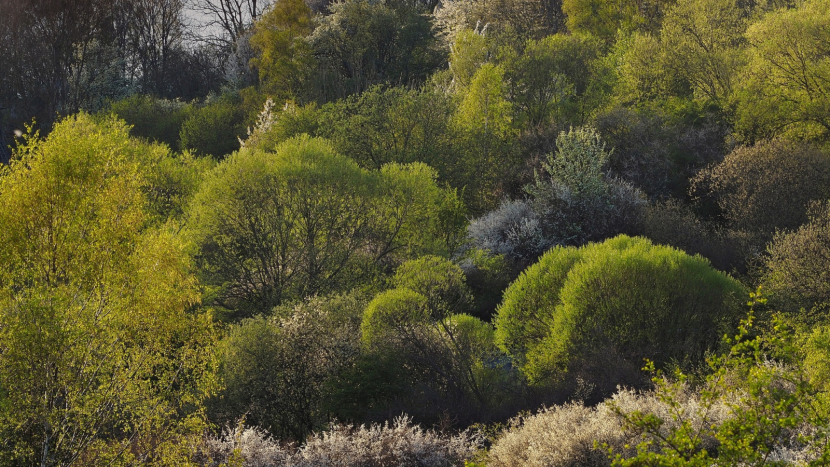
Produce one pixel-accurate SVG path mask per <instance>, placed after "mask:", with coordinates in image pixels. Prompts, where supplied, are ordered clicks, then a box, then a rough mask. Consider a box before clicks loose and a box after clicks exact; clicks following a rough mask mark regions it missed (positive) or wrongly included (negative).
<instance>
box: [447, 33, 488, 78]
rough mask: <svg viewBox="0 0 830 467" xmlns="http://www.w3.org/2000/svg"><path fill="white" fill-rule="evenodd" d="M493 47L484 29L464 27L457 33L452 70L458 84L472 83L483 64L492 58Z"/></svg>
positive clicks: (451, 62) (453, 46)
mask: <svg viewBox="0 0 830 467" xmlns="http://www.w3.org/2000/svg"><path fill="white" fill-rule="evenodd" d="M491 47H492V46H491V45H490V44H489V43H488V40H487V37H485V35H484V33H483V32H482V31H478V30H473V29H463V30H461V31H459V32H458V34H456V36H455V40H454V41H453V44H452V50H451V51H450V71H451V72H452V76H453V80H454V81H455V84H456V85H457V86H460V87H461V88H466V87H467V86H469V85H470V83H471V82H472V80H473V76H475V74H476V72H477V71H478V69H479V68H481V65H483V64H485V63H487V62H488V61H489V60H490V56H491V54H492V51H491V50H490V49H491Z"/></svg>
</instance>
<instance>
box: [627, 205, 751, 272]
mask: <svg viewBox="0 0 830 467" xmlns="http://www.w3.org/2000/svg"><path fill="white" fill-rule="evenodd" d="M640 232H641V234H642V235H643V236H644V237H646V238H648V239H649V240H651V241H653V242H654V243H657V244H660V245H668V246H672V247H674V248H678V249H680V250H683V251H685V252H686V253H688V254H690V255H701V256H703V257H704V258H706V259H708V260H709V261H711V262H712V266H714V267H715V268H717V269H720V270H721V271H727V272H731V271H734V270H737V271H739V272H746V267H745V266H746V265H745V260H744V258H745V249H746V242H745V241H744V239H745V236H744V235H741V234H740V233H739V232H733V231H730V230H728V229H724V228H722V227H720V226H718V225H717V224H716V223H714V222H711V221H708V222H707V221H705V220H701V219H700V218H699V217H698V216H696V215H695V213H694V212H693V211H692V209H691V208H690V207H688V206H686V205H684V204H681V203H680V202H678V201H675V200H671V199H670V200H667V201H666V202H662V203H654V204H650V205H649V206H648V207H647V208H646V209H645V211H644V212H643V218H642V223H641V224H640Z"/></svg>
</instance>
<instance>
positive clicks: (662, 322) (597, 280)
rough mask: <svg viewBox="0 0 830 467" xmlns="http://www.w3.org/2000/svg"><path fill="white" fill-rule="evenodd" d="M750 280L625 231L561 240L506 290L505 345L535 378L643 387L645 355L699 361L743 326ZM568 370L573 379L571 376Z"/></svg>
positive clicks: (499, 329)
mask: <svg viewBox="0 0 830 467" xmlns="http://www.w3.org/2000/svg"><path fill="white" fill-rule="evenodd" d="M741 296H743V288H742V286H741V285H740V284H739V283H738V282H737V281H735V280H734V279H732V278H730V277H729V276H727V275H725V274H723V273H721V272H718V271H716V270H714V269H712V267H711V266H710V265H709V262H708V261H707V260H705V259H703V258H701V257H699V256H688V255H686V254H685V253H683V252H681V251H678V250H675V249H672V248H669V247H663V246H657V245H653V244H651V242H649V241H648V240H646V239H642V238H636V237H635V238H631V237H626V236H624V235H622V236H618V237H615V238H613V239H611V240H607V241H605V242H603V243H591V244H588V245H586V246H584V247H581V248H574V247H556V248H553V249H552V250H550V251H549V252H548V253H546V254H545V255H544V256H542V258H541V259H540V260H539V262H538V263H536V264H534V265H533V266H531V267H530V268H528V269H527V270H526V271H525V272H524V273H522V275H521V276H520V277H519V278H518V279H517V280H516V281H515V282H514V283H513V284H511V285H510V287H509V288H508V289H507V290H506V291H505V293H504V300H503V302H502V304H501V306H500V307H499V309H498V314H497V316H496V319H495V324H496V342H497V343H498V345H499V347H500V348H501V349H502V350H504V351H505V352H506V353H508V354H509V355H510V356H511V357H512V358H513V361H514V362H515V363H516V364H517V365H518V367H519V369H520V370H521V371H522V373H523V374H524V375H525V376H526V377H527V378H528V379H529V380H530V382H531V383H532V384H535V385H541V386H546V385H556V384H562V383H563V382H564V381H565V380H566V379H568V380H573V379H574V378H576V377H577V376H580V377H582V378H584V380H585V381H587V382H589V383H591V384H593V385H595V387H596V389H597V390H598V391H599V392H600V393H603V392H609V391H613V390H614V388H615V387H616V386H617V385H618V384H633V385H641V384H643V381H641V380H640V375H639V369H640V366H641V363H642V359H643V358H644V357H645V358H652V359H654V360H655V362H656V363H657V364H659V365H666V364H670V363H675V364H678V365H680V366H687V365H694V364H696V363H700V362H701V361H703V358H704V357H705V356H706V354H707V352H709V351H711V350H714V349H717V347H718V344H719V342H720V338H721V336H722V334H723V332H724V331H725V330H727V329H729V328H730V327H731V326H733V325H734V324H735V323H736V320H737V310H738V307H739V304H740V297H741ZM566 375H567V378H566Z"/></svg>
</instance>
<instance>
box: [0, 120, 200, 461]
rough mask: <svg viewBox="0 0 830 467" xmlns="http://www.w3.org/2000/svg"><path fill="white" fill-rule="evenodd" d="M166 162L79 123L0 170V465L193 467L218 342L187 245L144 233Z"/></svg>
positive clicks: (118, 129)
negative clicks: (156, 177) (198, 308)
mask: <svg viewBox="0 0 830 467" xmlns="http://www.w3.org/2000/svg"><path fill="white" fill-rule="evenodd" d="M159 151H166V149H165V148H163V147H160V146H147V145H144V144H141V143H139V142H137V141H135V140H132V139H130V138H129V136H128V128H127V127H126V125H124V124H123V123H121V122H118V121H115V120H107V121H105V122H103V123H100V124H97V123H95V122H93V119H92V118H91V117H89V116H87V115H83V114H81V115H79V116H77V117H71V118H68V119H66V120H63V121H62V122H60V123H58V124H57V125H56V126H55V128H54V131H52V133H51V134H50V135H49V137H48V138H47V139H45V140H40V139H38V138H36V137H30V138H29V139H28V140H27V144H25V145H24V146H22V147H21V148H19V149H18V150H17V152H16V154H15V158H14V160H13V161H12V163H11V165H10V166H8V167H4V168H2V169H0V170H2V173H1V174H0V175H2V176H0V198H2V199H3V200H4V202H3V204H2V206H0V228H2V231H3V232H4V235H5V238H4V241H3V242H2V244H0V263H2V265H3V267H2V268H0V463H2V464H4V465H42V466H57V465H61V466H62V465H73V464H75V465H77V464H85V465H98V464H102V463H122V462H123V463H131V462H132V463H141V462H150V461H153V460H156V461H160V460H161V459H162V458H165V457H166V458H167V461H168V462H170V463H177V462H184V461H186V459H187V456H188V455H189V453H187V452H186V449H183V448H182V446H185V445H186V443H185V440H186V439H188V438H189V437H192V436H197V435H198V434H200V431H199V430H200V429H201V427H202V426H203V425H202V420H203V417H202V416H201V414H200V410H199V407H200V406H201V402H202V400H204V398H205V397H207V396H208V395H209V394H210V393H211V392H212V391H213V388H214V380H213V376H212V374H213V372H212V365H213V364H212V361H213V359H212V355H211V352H210V351H209V349H210V347H209V346H210V345H211V342H212V341H213V331H212V325H211V323H210V320H209V317H208V316H206V315H204V314H201V313H193V312H191V311H190V309H191V308H192V306H193V305H194V304H195V303H197V302H198V298H199V296H198V293H197V290H198V289H197V283H196V281H195V278H194V277H193V275H192V274H191V273H190V264H189V263H190V261H189V258H188V256H187V254H186V252H185V247H186V244H185V243H184V242H183V241H182V239H181V238H180V237H178V236H177V235H176V234H174V233H173V232H171V231H169V230H167V229H164V228H160V229H159V228H148V227H147V221H148V213H147V212H146V210H145V205H146V203H147V200H146V198H145V188H146V182H145V181H144V180H145V174H144V172H143V167H144V165H143V164H142V163H141V162H142V161H143V160H145V159H144V158H146V157H147V156H148V154H153V153H158V152H159Z"/></svg>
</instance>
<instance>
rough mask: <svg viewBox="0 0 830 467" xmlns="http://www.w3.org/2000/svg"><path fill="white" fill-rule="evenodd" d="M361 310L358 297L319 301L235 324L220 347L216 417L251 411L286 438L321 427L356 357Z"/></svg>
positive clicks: (258, 422)
mask: <svg viewBox="0 0 830 467" xmlns="http://www.w3.org/2000/svg"><path fill="white" fill-rule="evenodd" d="M364 306H365V302H363V301H361V300H360V299H359V298H358V297H357V296H355V295H343V296H333V297H327V298H316V297H315V298H311V299H308V300H306V301H303V302H301V303H299V304H298V305H296V306H294V307H287V306H286V307H281V309H280V310H279V311H278V313H277V316H278V317H276V318H273V319H269V318H263V317H257V318H251V319H246V320H243V321H242V322H240V323H239V324H237V325H234V326H233V327H232V328H231V330H230V332H229V333H228V336H227V337H226V338H225V339H224V340H223V341H222V342H221V343H220V362H221V373H220V374H221V375H222V377H223V380H224V383H225V389H224V390H223V391H222V393H221V397H219V398H216V399H214V400H213V401H211V409H212V410H211V413H212V415H213V418H214V419H216V420H218V421H221V422H232V421H233V420H235V419H236V418H237V417H239V416H240V415H241V414H246V415H245V416H246V423H250V424H252V425H255V426H260V427H263V428H265V429H267V430H268V431H269V432H270V433H271V434H272V435H275V436H278V437H280V438H283V439H284V438H286V437H290V438H292V439H295V440H302V439H304V438H305V437H306V436H307V435H309V434H311V432H312V431H313V430H318V429H322V428H324V427H325V426H326V424H327V423H328V421H329V412H328V408H329V407H330V406H333V405H335V404H337V403H338V401H336V400H333V399H332V393H333V392H334V393H335V394H336V391H335V388H336V385H337V382H338V381H339V378H340V376H341V374H342V373H343V372H344V371H346V370H347V369H348V368H349V367H350V366H351V365H352V364H353V363H354V362H355V360H356V358H357V357H358V350H359V344H360V342H359V323H360V314H361V313H362V311H363V307H364Z"/></svg>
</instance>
